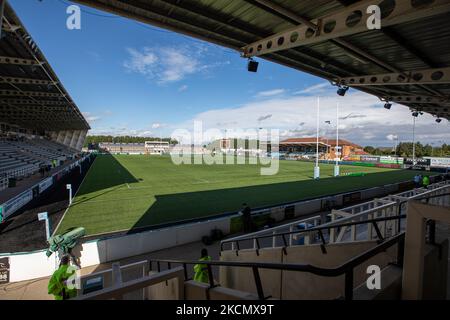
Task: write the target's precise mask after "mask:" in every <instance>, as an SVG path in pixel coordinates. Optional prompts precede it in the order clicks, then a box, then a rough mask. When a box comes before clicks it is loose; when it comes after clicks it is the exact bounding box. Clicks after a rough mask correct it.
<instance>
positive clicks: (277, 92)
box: [256, 89, 286, 97]
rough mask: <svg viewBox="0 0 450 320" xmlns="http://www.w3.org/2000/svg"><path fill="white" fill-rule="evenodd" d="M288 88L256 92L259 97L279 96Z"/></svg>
mask: <svg viewBox="0 0 450 320" xmlns="http://www.w3.org/2000/svg"><path fill="white" fill-rule="evenodd" d="M285 91H286V90H284V89H273V90H267V91H260V92H258V93H257V94H256V96H257V97H272V96H277V95H280V94H282V93H284V92H285Z"/></svg>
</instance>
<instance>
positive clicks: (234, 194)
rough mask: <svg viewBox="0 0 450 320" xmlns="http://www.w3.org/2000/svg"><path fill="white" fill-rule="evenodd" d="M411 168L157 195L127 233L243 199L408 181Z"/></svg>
mask: <svg viewBox="0 0 450 320" xmlns="http://www.w3.org/2000/svg"><path fill="white" fill-rule="evenodd" d="M414 174H415V172H414V171H405V170H398V171H387V172H378V173H369V174H366V175H365V176H363V177H352V176H344V177H339V178H324V179H321V180H303V181H293V182H282V183H273V184H265V185H257V186H249V187H239V188H230V189H218V190H208V191H198V192H185V193H177V194H169V195H156V196H155V198H156V201H155V202H154V203H153V204H152V205H151V206H150V207H149V208H148V209H147V211H146V212H145V213H144V214H143V215H142V216H141V217H140V218H139V220H138V221H137V222H136V223H135V224H134V226H133V227H132V228H131V229H130V231H129V233H133V232H137V231H142V230H145V229H147V228H148V229H151V228H154V227H155V225H159V224H168V223H175V222H180V221H186V220H188V221H190V220H192V219H194V220H195V219H199V218H205V217H208V216H216V215H220V214H224V213H225V214H227V213H233V212H237V211H239V210H240V209H241V207H242V203H244V202H246V203H247V204H249V205H250V206H251V207H252V208H253V209H256V208H264V207H269V206H276V205H280V204H286V203H292V202H296V201H299V200H306V199H312V198H317V197H321V196H325V195H333V194H338V193H346V192H353V191H357V190H362V189H367V188H371V187H376V186H383V185H386V184H391V183H396V182H401V181H410V180H411V179H412V177H413V176H414Z"/></svg>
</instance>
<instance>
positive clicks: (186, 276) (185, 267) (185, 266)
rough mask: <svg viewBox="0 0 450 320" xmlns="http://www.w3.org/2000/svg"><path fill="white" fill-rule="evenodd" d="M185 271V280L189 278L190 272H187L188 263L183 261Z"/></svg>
mask: <svg viewBox="0 0 450 320" xmlns="http://www.w3.org/2000/svg"><path fill="white" fill-rule="evenodd" d="M183 271H184V280H185V281H187V280H188V272H187V265H186V263H183Z"/></svg>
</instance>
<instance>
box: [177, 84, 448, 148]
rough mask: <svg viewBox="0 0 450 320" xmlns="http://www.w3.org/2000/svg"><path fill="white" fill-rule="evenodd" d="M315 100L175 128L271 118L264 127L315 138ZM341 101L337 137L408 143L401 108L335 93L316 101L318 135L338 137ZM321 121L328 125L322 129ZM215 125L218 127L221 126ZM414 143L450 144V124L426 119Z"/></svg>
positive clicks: (200, 117)
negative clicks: (441, 142)
mask: <svg viewBox="0 0 450 320" xmlns="http://www.w3.org/2000/svg"><path fill="white" fill-rule="evenodd" d="M316 101H317V98H316V97H315V96H309V95H308V96H292V97H287V98H272V99H266V100H260V101H257V102H250V103H246V104H244V105H241V106H238V107H234V108H224V109H213V110H209V111H206V112H202V113H199V114H197V115H195V116H194V117H193V118H192V119H190V120H189V121H186V122H184V123H180V124H178V125H177V126H176V127H177V128H185V129H188V130H192V128H193V121H194V120H195V121H201V122H202V123H203V130H207V129H210V128H217V129H219V130H224V129H227V131H228V132H231V131H232V130H233V129H244V130H245V129H250V128H252V129H257V128H258V127H259V123H258V120H259V119H260V118H261V117H259V118H258V116H255V115H272V116H271V117H270V118H268V119H266V120H265V121H264V128H276V129H279V130H280V132H281V133H283V134H284V135H285V136H295V137H307V136H315V134H316ZM338 101H339V103H340V107H339V111H340V112H339V113H340V115H341V116H340V118H341V120H340V121H339V122H340V126H339V128H340V136H341V137H342V138H344V139H348V140H350V141H353V142H355V143H359V144H362V145H375V146H377V145H378V146H386V145H387V146H390V145H391V144H392V141H391V140H390V138H388V137H387V135H389V134H392V135H398V137H399V141H400V142H402V141H412V116H411V112H410V111H409V109H408V108H407V107H405V106H401V105H398V104H394V105H393V106H392V108H391V109H390V110H386V109H384V108H383V104H382V102H381V101H380V100H379V99H378V98H376V97H374V96H371V95H368V94H365V93H362V92H358V91H354V90H352V91H350V92H348V93H347V94H346V96H345V97H338V96H336V93H335V92H334V91H331V92H329V93H328V94H327V95H321V98H320V123H321V131H320V134H321V135H323V136H325V135H327V136H330V137H334V136H335V134H336V128H335V121H333V120H334V119H336V104H337V102H338ZM325 120H332V121H333V123H332V124H331V125H325V124H324V121H325ZM218 124H221V125H220V126H219V125H218ZM416 140H420V141H421V142H424V143H426V142H432V141H437V140H444V141H447V142H448V141H450V130H449V122H448V121H445V120H443V121H442V122H441V123H440V124H438V125H437V124H436V123H435V122H434V118H433V117H432V116H431V115H428V114H424V115H422V116H420V117H419V118H417V121H416Z"/></svg>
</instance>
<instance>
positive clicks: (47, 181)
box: [39, 177, 53, 193]
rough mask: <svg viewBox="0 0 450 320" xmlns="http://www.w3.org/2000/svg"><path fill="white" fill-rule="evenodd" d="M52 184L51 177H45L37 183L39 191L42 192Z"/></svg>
mask: <svg viewBox="0 0 450 320" xmlns="http://www.w3.org/2000/svg"><path fill="white" fill-rule="evenodd" d="M52 185H53V177H50V178H47V179H45V180H44V181H42V182H41V183H39V193H42V192H44V191H45V190H47V189H48V188H50V187H51V186H52Z"/></svg>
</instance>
